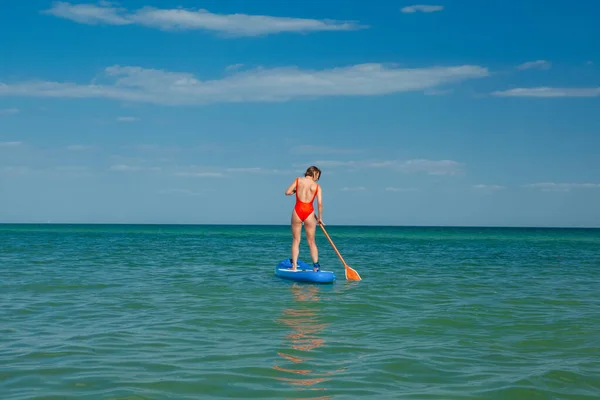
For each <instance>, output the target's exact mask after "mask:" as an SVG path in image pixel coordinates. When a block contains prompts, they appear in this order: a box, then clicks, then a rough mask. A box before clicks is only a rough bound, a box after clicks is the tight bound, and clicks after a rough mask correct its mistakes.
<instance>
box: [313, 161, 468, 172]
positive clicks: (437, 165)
mask: <svg viewBox="0 0 600 400" xmlns="http://www.w3.org/2000/svg"><path fill="white" fill-rule="evenodd" d="M313 164H314V165H317V166H321V167H328V168H335V167H357V168H358V167H360V168H388V169H392V170H394V171H398V172H403V173H419V172H424V173H427V174H429V175H456V174H459V173H461V172H462V171H463V169H464V165H463V164H462V163H459V162H457V161H453V160H427V159H414V160H405V161H400V160H390V161H330V160H320V161H315V162H314V163H313Z"/></svg>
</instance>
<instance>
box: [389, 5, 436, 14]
mask: <svg viewBox="0 0 600 400" xmlns="http://www.w3.org/2000/svg"><path fill="white" fill-rule="evenodd" d="M443 9H444V6H431V5H423V4H416V5H413V6H406V7H403V8H402V9H401V10H400V11H402V12H403V13H406V14H412V13H416V12H424V13H432V12H437V11H442V10H443Z"/></svg>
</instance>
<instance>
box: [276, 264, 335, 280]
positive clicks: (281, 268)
mask: <svg viewBox="0 0 600 400" xmlns="http://www.w3.org/2000/svg"><path fill="white" fill-rule="evenodd" d="M290 268H292V262H291V261H290V259H289V258H288V259H286V260H283V261H281V262H280V263H279V264H277V266H276V267H275V275H277V276H278V277H280V278H283V279H289V280H291V281H297V282H314V283H333V281H335V274H334V273H333V272H331V271H323V270H320V271H319V272H314V271H313V266H312V265H310V264H307V263H305V262H304V261H301V260H298V268H297V269H296V271H292V270H291V269H290Z"/></svg>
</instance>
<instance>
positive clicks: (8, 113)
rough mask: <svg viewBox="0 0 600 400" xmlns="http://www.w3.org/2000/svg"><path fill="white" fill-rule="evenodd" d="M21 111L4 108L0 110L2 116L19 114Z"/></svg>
mask: <svg viewBox="0 0 600 400" xmlns="http://www.w3.org/2000/svg"><path fill="white" fill-rule="evenodd" d="M19 111H20V110H19V109H18V108H4V109H0V115H13V114H18V113H19Z"/></svg>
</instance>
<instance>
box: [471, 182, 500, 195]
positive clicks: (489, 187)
mask: <svg viewBox="0 0 600 400" xmlns="http://www.w3.org/2000/svg"><path fill="white" fill-rule="evenodd" d="M473 189H475V190H477V191H480V192H483V193H488V194H489V193H493V192H497V191H499V190H504V189H506V187H504V186H500V185H484V184H479V185H473Z"/></svg>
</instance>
